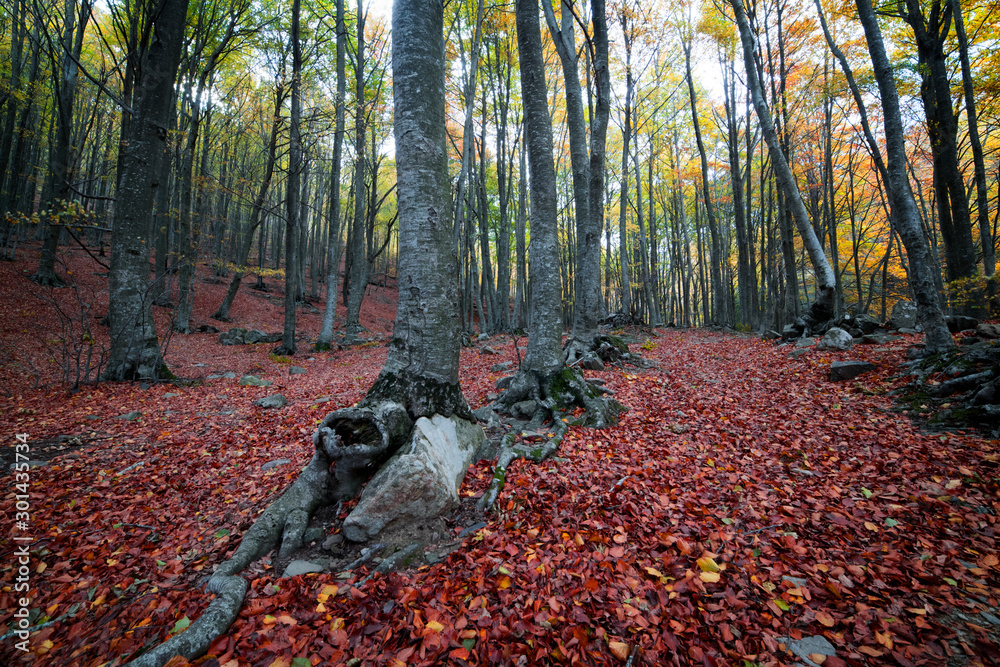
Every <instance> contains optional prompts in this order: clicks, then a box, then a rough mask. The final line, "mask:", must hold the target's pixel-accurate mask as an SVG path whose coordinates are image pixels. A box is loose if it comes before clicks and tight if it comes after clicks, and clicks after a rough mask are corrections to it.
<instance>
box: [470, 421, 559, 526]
mask: <svg viewBox="0 0 1000 667" xmlns="http://www.w3.org/2000/svg"><path fill="white" fill-rule="evenodd" d="M554 416H555V418H554V419H553V420H552V428H553V429H555V431H556V434H555V436H553V437H552V438H549V440H548V441H547V442H546V443H545V444H544V445H530V446H529V445H526V444H523V443H518V444H515V440H516V439H517V434H515V433H513V432H511V433H508V434H507V435H505V436H504V437H503V440H502V441H501V442H500V454H499V455H498V456H497V464H496V466H494V468H493V479H492V480H490V485H489V487H488V488H487V489H486V491H485V492H484V493H483V495H482V497H481V498H480V499H479V502H478V503H477V508H478V509H479V511H480V512H487V511H489V510H490V509H492V508H493V504H494V503H495V502H496V501H497V497H498V496H499V495H500V492H501V491H503V487H504V484H505V483H506V482H507V468H508V467H510V464H511V463H513V462H514V461H516V460H517V459H530V460H532V461H534V462H535V463H541V462H542V461H544V460H545V459H547V458H549V457H550V456H552V454H554V453H555V452H556V450H557V449H559V445H560V444H561V443H562V440H563V436H565V435H566V431H568V430H569V425H568V424H567V423H566V422H564V421H563V420H562V419H561V418H559V416H558V413H556V415H554Z"/></svg>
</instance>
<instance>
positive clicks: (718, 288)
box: [681, 35, 729, 324]
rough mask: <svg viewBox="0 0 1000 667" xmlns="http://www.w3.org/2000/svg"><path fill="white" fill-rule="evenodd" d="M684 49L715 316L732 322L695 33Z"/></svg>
mask: <svg viewBox="0 0 1000 667" xmlns="http://www.w3.org/2000/svg"><path fill="white" fill-rule="evenodd" d="M681 47H682V48H683V49H684V64H685V68H686V69H685V72H686V75H687V76H686V78H687V85H688V98H689V100H690V102H691V120H692V123H693V125H694V138H695V141H696V143H697V144H698V155H699V157H700V158H701V184H702V187H701V191H702V193H703V194H704V196H705V214H706V216H707V217H708V233H709V235H710V237H711V247H710V251H709V252H710V255H711V258H710V262H711V267H710V269H711V270H710V275H711V279H712V305H713V308H712V316H713V318H714V319H715V323H716V324H729V322H728V320H727V317H726V296H725V290H724V289H723V285H722V242H721V239H720V238H719V223H718V221H717V220H716V216H715V205H714V204H713V203H712V187H711V184H710V183H709V178H708V155H707V154H706V153H705V142H704V141H703V140H702V138H701V123H700V122H699V120H698V97H697V95H696V94H695V91H694V76H693V75H692V74H691V36H690V35H686V36H685V37H683V38H682V40H681Z"/></svg>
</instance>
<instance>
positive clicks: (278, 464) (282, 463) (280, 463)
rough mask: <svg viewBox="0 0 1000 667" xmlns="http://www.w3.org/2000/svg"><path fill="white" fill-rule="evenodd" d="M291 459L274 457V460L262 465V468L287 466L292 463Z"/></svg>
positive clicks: (269, 468)
mask: <svg viewBox="0 0 1000 667" xmlns="http://www.w3.org/2000/svg"><path fill="white" fill-rule="evenodd" d="M291 462H292V461H291V459H274V460H273V461H268V462H267V463H265V464H264V465H262V466H261V467H260V469H261V470H273V469H274V468H280V467H281V466H286V465H288V464H289V463H291Z"/></svg>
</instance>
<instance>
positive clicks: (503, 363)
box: [490, 361, 514, 373]
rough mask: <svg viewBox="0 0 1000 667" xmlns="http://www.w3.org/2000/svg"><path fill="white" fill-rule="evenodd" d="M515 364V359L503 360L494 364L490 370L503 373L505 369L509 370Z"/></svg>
mask: <svg viewBox="0 0 1000 667" xmlns="http://www.w3.org/2000/svg"><path fill="white" fill-rule="evenodd" d="M513 365H514V362H513V361H501V362H500V363H499V364H493V367H492V368H490V372H491V373H503V372H505V371H509V370H510V369H511V367H512V366H513Z"/></svg>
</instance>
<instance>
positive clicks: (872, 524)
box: [865, 521, 878, 533]
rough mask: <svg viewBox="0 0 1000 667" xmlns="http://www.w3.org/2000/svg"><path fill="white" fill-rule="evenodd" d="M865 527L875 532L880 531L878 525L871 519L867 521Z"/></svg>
mask: <svg viewBox="0 0 1000 667" xmlns="http://www.w3.org/2000/svg"><path fill="white" fill-rule="evenodd" d="M865 528H867V529H868V530H870V531H872V532H873V533H877V532H878V526H876V525H875V524H874V523H872V522H871V521H865Z"/></svg>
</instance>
